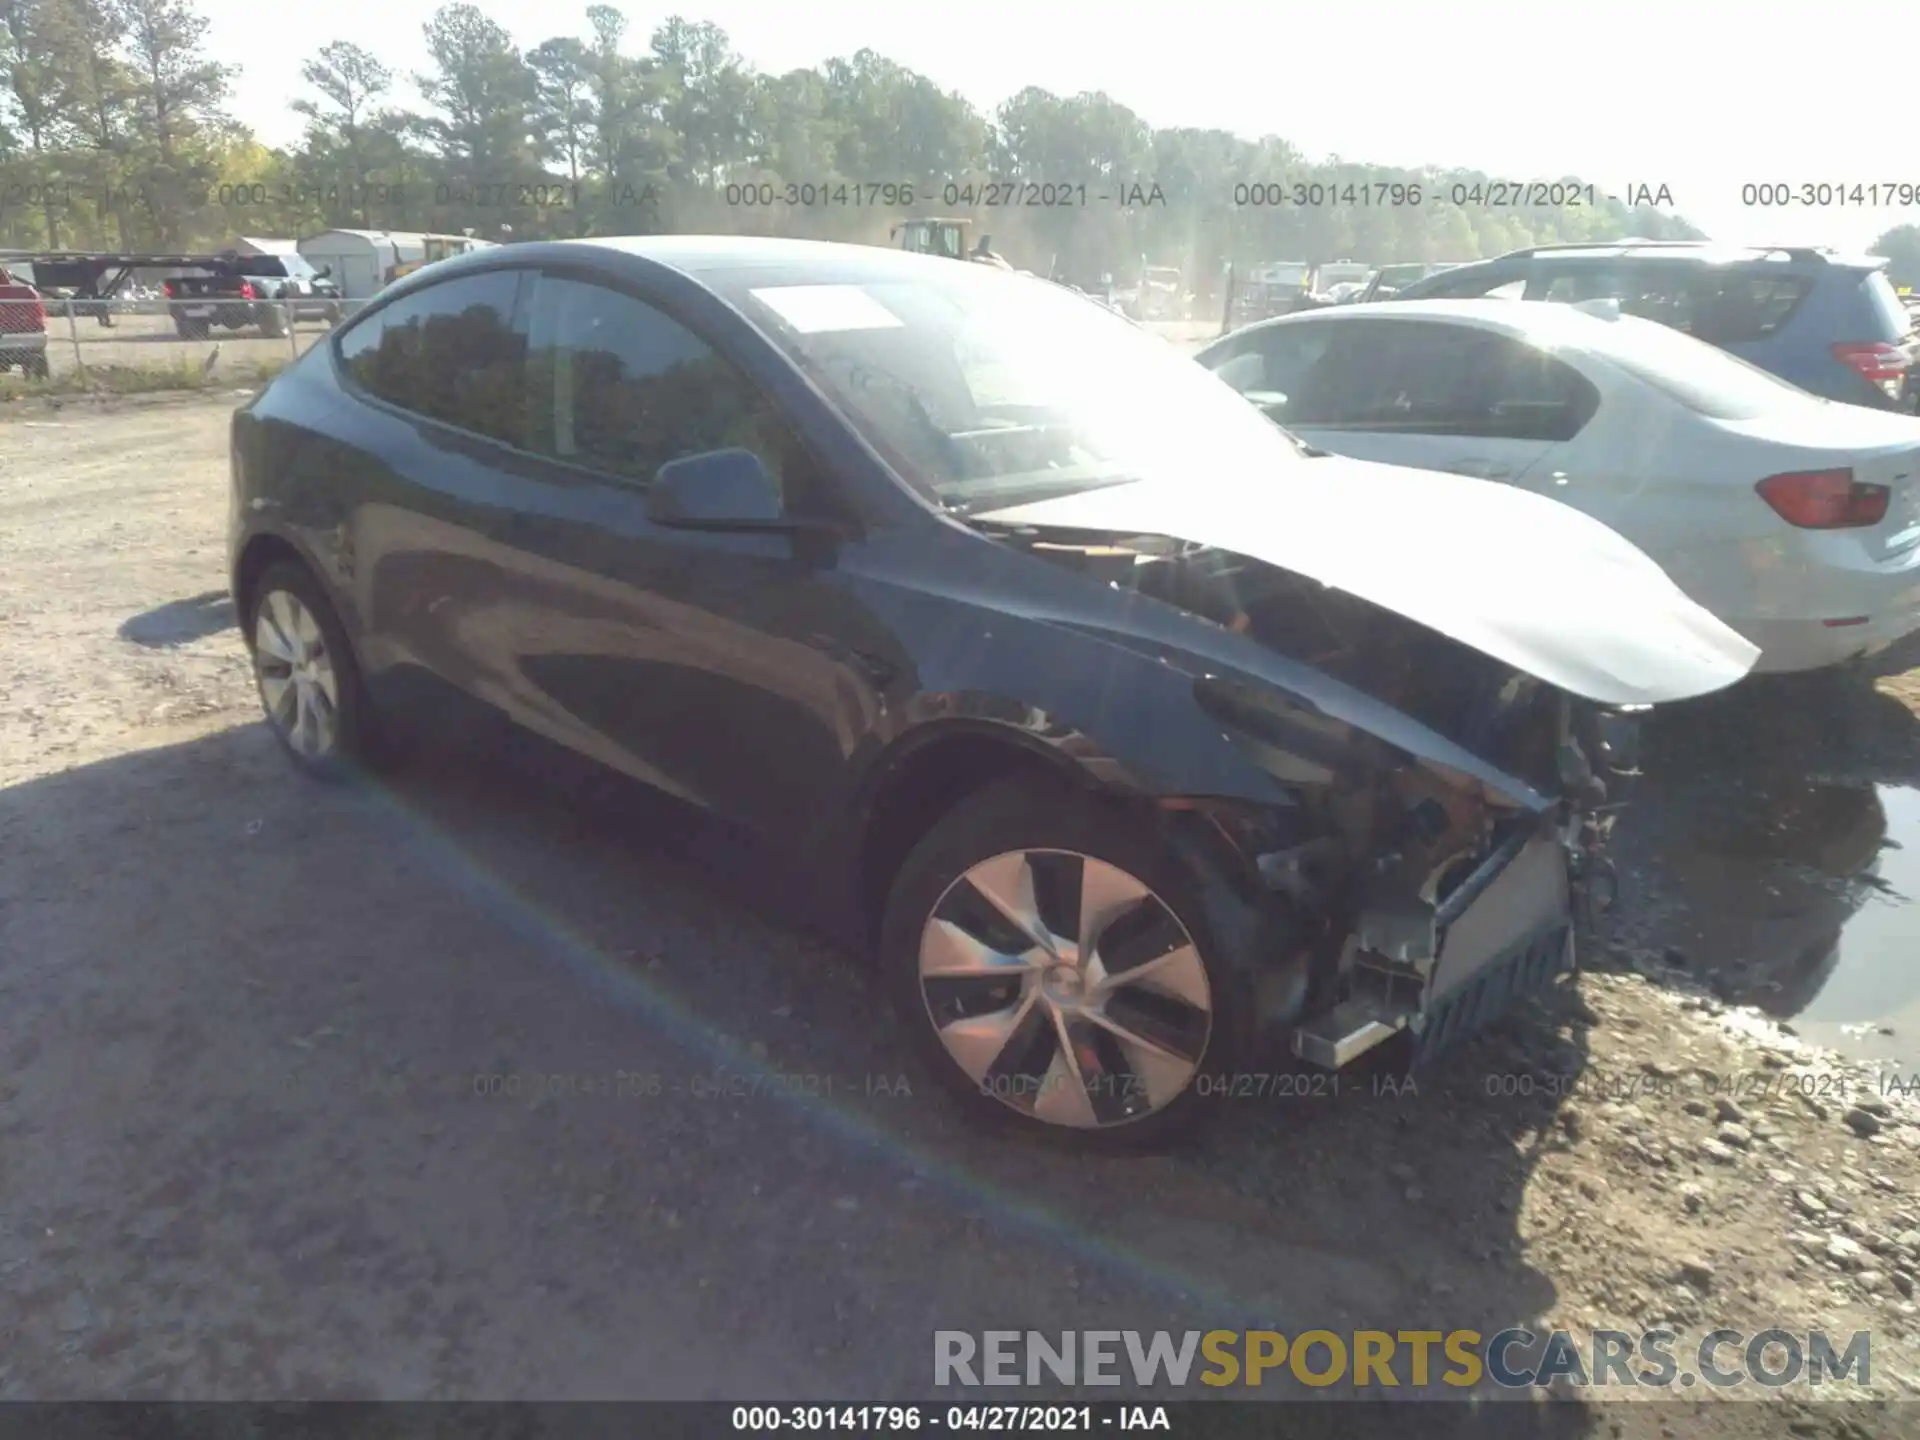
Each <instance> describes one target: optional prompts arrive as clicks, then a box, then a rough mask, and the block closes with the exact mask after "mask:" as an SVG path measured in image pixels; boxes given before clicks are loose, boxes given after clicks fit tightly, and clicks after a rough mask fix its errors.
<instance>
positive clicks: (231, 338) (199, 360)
mask: <svg viewBox="0 0 1920 1440" xmlns="http://www.w3.org/2000/svg"><path fill="white" fill-rule="evenodd" d="M366 303H367V302H366V301H364V300H334V299H322V298H318V297H316V298H300V299H294V300H243V299H239V298H234V299H227V298H225V297H193V298H187V299H168V298H163V297H154V298H150V299H130V300H123V299H115V300H95V299H89V298H85V297H81V298H74V299H67V298H61V297H56V296H46V297H43V298H42V299H40V300H37V301H35V300H13V299H7V300H0V367H3V368H4V369H5V370H7V371H9V372H12V373H18V374H21V375H24V376H27V377H29V378H35V377H38V378H46V379H50V380H55V381H61V380H69V379H83V378H84V377H86V376H88V375H90V374H98V375H101V376H108V375H113V374H116V373H122V372H139V371H152V372H156V374H158V373H164V372H174V373H178V374H180V375H181V376H183V377H185V378H187V379H191V378H193V376H194V375H195V373H196V372H197V373H198V374H199V376H200V377H201V378H203V379H206V380H209V381H217V380H218V379H220V378H221V376H222V373H223V372H224V373H226V374H232V375H242V376H257V375H260V374H262V373H271V372H272V371H274V370H277V369H279V368H280V367H281V366H282V365H285V364H287V363H288V362H289V361H291V360H293V359H295V358H297V357H298V356H300V355H301V354H303V353H304V352H305V351H306V350H307V348H308V347H309V346H311V345H312V344H313V343H314V342H315V341H316V340H318V339H320V338H321V337H323V336H325V335H327V334H329V333H330V332H331V331H332V330H333V329H334V327H335V326H337V325H339V324H341V323H343V322H344V321H345V320H346V319H348V318H349V317H350V316H351V315H352V314H353V313H354V312H355V311H356V310H358V309H359V308H360V307H361V306H362V305H364V304H366Z"/></svg>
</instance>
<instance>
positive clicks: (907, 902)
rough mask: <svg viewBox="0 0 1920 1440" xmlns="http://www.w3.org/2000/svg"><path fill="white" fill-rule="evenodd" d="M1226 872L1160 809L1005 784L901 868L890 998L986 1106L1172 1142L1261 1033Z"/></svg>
mask: <svg viewBox="0 0 1920 1440" xmlns="http://www.w3.org/2000/svg"><path fill="white" fill-rule="evenodd" d="M1215 888H1216V887H1214V886H1212V885H1210V884H1209V883H1208V878H1207V877H1205V876H1202V875H1198V874H1196V873H1195V870H1194V862H1192V861H1190V860H1187V859H1184V858H1182V857H1181V856H1180V855H1179V854H1177V853H1176V851H1175V850H1174V848H1173V847H1171V846H1170V845H1169V844H1168V843H1167V842H1166V840H1165V838H1164V836H1163V835H1162V834H1161V833H1160V831H1159V828H1158V825H1157V823H1156V822H1155V821H1154V820H1153V819H1152V818H1151V817H1143V816H1139V815H1136V814H1134V813H1132V812H1130V811H1126V810H1122V809H1118V808H1115V807H1110V806H1109V805H1107V804H1104V803H1102V802H1100V801H1099V800H1096V799H1094V798H1091V797H1082V796H1077V795H1071V794H1067V793H1063V792H1058V791H1054V790H1050V789H1047V788H1045V787H1033V786H1030V785H1024V784H1008V785H1000V786H996V787H994V788H993V789H991V790H987V791H983V792H982V793H981V794H979V795H977V796H975V797H973V798H972V799H971V800H968V801H966V802H963V803H962V804H961V805H960V806H959V807H958V808H957V809H956V810H955V811H954V812H953V813H952V814H951V815H949V816H948V817H947V818H946V819H945V820H943V821H942V822H941V823H940V824H938V825H937V826H936V827H935V828H934V830H933V831H932V832H931V833H930V834H929V835H927V836H926V838H925V839H923V840H922V841H921V842H920V844H919V845H918V846H916V847H915V849H914V850H913V852H912V854H910V855H909V856H908V858H907V860H906V862H905V864H904V865H903V866H902V868H901V871H900V874H899V877H898V879H897V880H896V881H895V884H894V887H893V893H892V895H891V897H890V899H889V902H888V906H887V914H886V918H885V921H884V923H883V926H882V941H881V945H882V963H883V965H884V966H885V967H886V978H887V983H888V988H889V991H890V993H891V998H892V1001H893V1005H894V1009H895V1010H896V1011H897V1012H898V1013H899V1015H900V1016H901V1018H902V1019H903V1021H904V1022H905V1023H906V1025H907V1026H908V1029H909V1034H910V1036H911V1039H912V1041H913V1044H914V1046H915V1048H916V1050H917V1051H918V1053H919V1056H920V1059H921V1060H922V1062H923V1064H924V1065H925V1066H926V1067H927V1068H928V1069H929V1070H930V1071H931V1072H932V1073H933V1075H934V1077H935V1078H936V1079H937V1080H938V1082H939V1083H940V1084H941V1085H943V1086H944V1087H945V1088H946V1089H947V1090H948V1091H950V1092H951V1093H952V1094H953V1095H954V1096H955V1097H956V1098H957V1099H958V1100H959V1101H960V1102H961V1104H962V1105H963V1106H966V1107H967V1108H970V1109H971V1110H973V1111H974V1112H975V1113H976V1114H977V1115H979V1116H980V1117H981V1118H984V1119H991V1120H998V1121H1001V1122H1003V1123H1011V1124H1013V1125H1015V1126H1016V1127H1018V1128H1022V1129H1025V1130H1028V1131H1030V1132H1033V1133H1037V1134H1043V1135H1047V1136H1049V1137H1052V1138H1055V1139H1058V1140H1062V1141H1067V1142H1071V1143H1081V1144H1091V1145H1095V1146H1099V1147H1103V1148H1126V1149H1136V1148H1145V1147H1149V1146H1155V1145H1160V1144H1164V1143H1166V1142H1168V1141H1169V1140H1172V1139H1175V1138H1177V1137H1180V1136H1182V1135H1185V1134H1188V1133H1191V1132H1192V1131H1193V1130H1194V1129H1195V1128H1196V1127H1197V1124H1198V1122H1199V1121H1200V1120H1201V1118H1202V1117H1203V1113H1204V1112H1206V1111H1208V1110H1210V1109H1212V1108H1214V1107H1213V1106H1212V1105H1211V1104H1210V1102H1211V1101H1212V1100H1213V1099H1214V1098H1215V1097H1216V1096H1217V1095H1220V1094H1225V1093H1226V1092H1227V1091H1228V1090H1229V1089H1230V1088H1231V1087H1230V1086H1229V1085H1228V1084H1227V1083H1225V1081H1226V1077H1227V1076H1228V1075H1231V1074H1233V1073H1236V1072H1238V1071H1239V1070H1240V1069H1241V1067H1242V1066H1243V1065H1244V1063H1245V1061H1246V1058H1247V1055H1248V1053H1249V1049H1250V1032H1251V1025H1252V1016H1253V1003H1252V986H1251V985H1250V983H1249V982H1248V978H1247V976H1248V967H1247V965H1246V964H1245V963H1244V957H1235V956H1233V955H1232V954H1230V952H1229V947H1228V944H1227V942H1226V940H1225V937H1224V935H1223V934H1222V933H1221V927H1219V926H1217V925H1216V924H1215V923H1214V916H1213V915H1212V914H1210V910H1209V907H1210V905H1215V904H1218V903H1220V902H1219V900H1218V898H1217V896H1215V897H1213V898H1210V895H1211V893H1212V891H1213V890H1214V889H1215ZM1229 928H1230V927H1229Z"/></svg>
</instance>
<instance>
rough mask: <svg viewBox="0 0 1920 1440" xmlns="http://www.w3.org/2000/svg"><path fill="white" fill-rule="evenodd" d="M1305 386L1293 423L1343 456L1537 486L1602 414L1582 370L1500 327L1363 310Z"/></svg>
mask: <svg viewBox="0 0 1920 1440" xmlns="http://www.w3.org/2000/svg"><path fill="white" fill-rule="evenodd" d="M1326 328H1328V329H1332V330H1334V331H1336V332H1338V333H1337V334H1336V335H1335V337H1334V339H1333V342H1332V344H1331V345H1329V346H1328V348H1327V350H1326V352H1325V354H1324V355H1323V356H1322V357H1321V359H1320V360H1319V362H1318V363H1317V364H1315V365H1314V366H1313V367H1312V368H1311V370H1310V371H1309V372H1308V373H1307V374H1306V375H1305V376H1304V377H1303V378H1302V379H1301V380H1300V382H1299V383H1298V384H1297V385H1296V386H1295V391H1296V392H1297V393H1293V394H1290V395H1289V396H1288V399H1287V404H1286V407H1285V409H1284V412H1283V413H1284V415H1285V422H1284V423H1285V424H1286V426H1287V428H1288V429H1289V430H1292V431H1293V432H1294V433H1295V434H1297V435H1299V436H1300V438H1301V439H1303V440H1305V441H1306V442H1307V443H1308V444H1310V445H1313V446H1316V447H1318V448H1319V449H1322V450H1327V451H1330V452H1332V453H1333V454H1336V455H1349V456H1352V457H1353V458H1355V459H1358V460H1374V461H1379V462H1381V463H1383V464H1389V465H1410V466H1414V467H1417V468H1420V469H1426V470H1447V471H1452V472H1454V473H1456V474H1460V475H1468V476H1472V477H1473V478H1475V479H1481V480H1494V481H1500V482H1503V483H1507V484H1527V483H1529V477H1530V475H1532V474H1533V473H1534V472H1536V471H1537V469H1538V468H1539V467H1540V465H1541V462H1542V461H1543V460H1545V459H1546V458H1547V456H1548V455H1549V454H1550V453H1551V452H1552V451H1553V450H1554V449H1555V447H1556V446H1557V445H1559V444H1561V443H1564V442H1565V441H1566V440H1568V439H1570V438H1571V437H1572V435H1573V434H1575V433H1577V432H1578V430H1579V428H1580V426H1581V425H1583V424H1584V423H1585V421H1586V419H1587V418H1588V417H1589V416H1590V415H1591V414H1592V411H1593V407H1594V405H1595V404H1596V403H1597V400H1598V396H1597V395H1596V394H1594V393H1593V389H1592V386H1591V385H1589V384H1588V383H1587V382H1586V381H1585V380H1584V379H1583V378H1582V377H1580V376H1579V375H1578V374H1577V372H1575V371H1573V370H1572V369H1571V368H1570V367H1568V366H1566V365H1564V364H1562V363H1561V362H1559V361H1557V360H1554V359H1553V358H1552V357H1551V356H1548V355H1546V354H1545V353H1544V352H1541V351H1538V350H1536V349H1534V348H1533V347H1531V346H1528V345H1524V344H1522V343H1521V342H1519V341H1517V340H1512V339H1509V338H1508V337H1506V336H1502V335H1499V334H1496V333H1494V332H1492V331H1487V330H1481V329H1477V328H1475V327H1472V326H1467V325H1459V324H1454V323H1451V322H1447V321H1439V320H1411V319H1409V320H1391V319H1379V320H1375V319H1364V318H1355V319H1352V320H1348V319H1345V318H1344V317H1343V318H1342V319H1340V320H1335V321H1331V322H1326Z"/></svg>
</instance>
